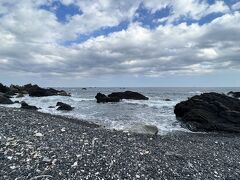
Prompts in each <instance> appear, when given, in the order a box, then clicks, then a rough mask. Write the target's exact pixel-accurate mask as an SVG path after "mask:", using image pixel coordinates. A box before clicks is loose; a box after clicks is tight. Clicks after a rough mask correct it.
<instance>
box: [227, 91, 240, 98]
mask: <svg viewBox="0 0 240 180" xmlns="http://www.w3.org/2000/svg"><path fill="white" fill-rule="evenodd" d="M228 95H230V96H232V97H235V98H240V92H233V91H230V92H229V93H228Z"/></svg>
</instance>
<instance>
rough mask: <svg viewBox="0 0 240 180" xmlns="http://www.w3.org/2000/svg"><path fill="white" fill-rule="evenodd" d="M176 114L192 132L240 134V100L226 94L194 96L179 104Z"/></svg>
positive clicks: (176, 107)
mask: <svg viewBox="0 0 240 180" xmlns="http://www.w3.org/2000/svg"><path fill="white" fill-rule="evenodd" d="M174 113H175V114H176V117H177V119H178V120H180V121H181V122H182V124H183V125H184V126H186V127H187V128H188V129H190V130H192V131H227V132H240V100H238V99H235V98H232V97H229V96H226V95H224V94H218V93H205V94H202V95H197V96H194V97H192V98H190V99H188V100H187V101H183V102H181V103H179V104H177V105H176V106H175V109H174Z"/></svg>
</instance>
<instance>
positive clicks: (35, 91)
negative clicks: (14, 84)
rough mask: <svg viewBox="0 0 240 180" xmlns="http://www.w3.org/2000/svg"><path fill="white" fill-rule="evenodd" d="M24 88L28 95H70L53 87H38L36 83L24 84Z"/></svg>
mask: <svg viewBox="0 0 240 180" xmlns="http://www.w3.org/2000/svg"><path fill="white" fill-rule="evenodd" d="M24 90H25V91H27V92H28V94H29V96H32V97H44V96H70V94H68V93H67V92H65V91H63V90H61V91H58V90H56V89H53V88H49V89H44V88H41V87H39V86H38V85H31V84H28V85H25V86H24Z"/></svg>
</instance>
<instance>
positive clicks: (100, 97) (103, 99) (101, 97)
mask: <svg viewBox="0 0 240 180" xmlns="http://www.w3.org/2000/svg"><path fill="white" fill-rule="evenodd" d="M95 98H96V99H97V103H108V102H119V101H120V99H119V98H117V97H108V96H106V95H105V94H102V93H97V95H96V96H95Z"/></svg>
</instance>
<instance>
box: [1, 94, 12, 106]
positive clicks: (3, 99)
mask: <svg viewBox="0 0 240 180" xmlns="http://www.w3.org/2000/svg"><path fill="white" fill-rule="evenodd" d="M0 104H13V102H12V101H11V99H9V98H8V97H7V96H5V95H3V94H0Z"/></svg>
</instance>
